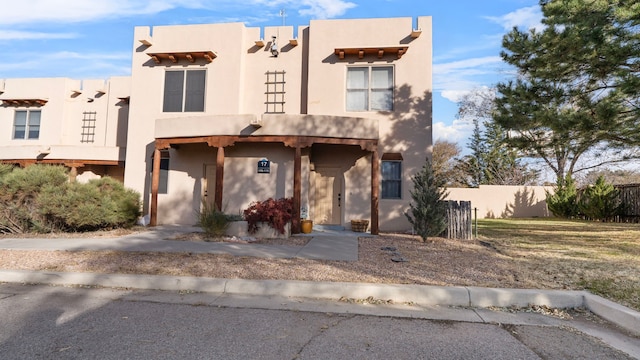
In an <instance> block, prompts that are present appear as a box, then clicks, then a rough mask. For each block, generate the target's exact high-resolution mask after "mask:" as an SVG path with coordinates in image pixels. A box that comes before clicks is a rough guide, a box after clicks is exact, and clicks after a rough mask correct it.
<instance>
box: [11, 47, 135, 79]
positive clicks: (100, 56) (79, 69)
mask: <svg viewBox="0 0 640 360" xmlns="http://www.w3.org/2000/svg"><path fill="white" fill-rule="evenodd" d="M11 55H12V56H11V59H27V60H8V61H7V59H5V61H3V62H0V74H3V73H4V74H9V73H15V72H20V71H29V74H30V75H29V77H56V76H60V77H73V78H78V79H87V78H97V79H104V78H108V77H111V76H118V75H129V74H130V73H131V54H129V53H124V52H122V53H120V52H105V53H97V52H88V53H79V52H70V51H59V52H53V53H31V52H25V53H17V54H16V53H12V54H11ZM52 69H56V70H52ZM1 77H3V76H2V75H0V78H1Z"/></svg>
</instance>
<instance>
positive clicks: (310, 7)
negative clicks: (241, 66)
mask: <svg viewBox="0 0 640 360" xmlns="http://www.w3.org/2000/svg"><path fill="white" fill-rule="evenodd" d="M256 6H265V7H269V8H278V9H280V8H285V9H286V8H291V9H297V11H298V13H299V14H300V15H303V16H310V17H313V18H331V17H336V16H340V15H343V14H344V13H345V12H346V11H347V10H349V9H351V8H354V7H356V6H357V5H356V4H355V3H352V2H349V1H345V0H302V1H300V0H249V1H245V2H238V1H233V0H91V1H87V0H29V1H17V2H14V3H12V5H11V6H10V11H2V12H0V25H18V24H39V23H77V22H91V21H96V20H100V19H104V18H114V17H122V16H133V15H152V14H157V13H160V12H163V11H167V10H171V9H176V8H188V9H205V10H211V11H220V10H222V9H223V8H224V9H230V8H233V9H236V10H247V9H254V10H255V9H256Z"/></svg>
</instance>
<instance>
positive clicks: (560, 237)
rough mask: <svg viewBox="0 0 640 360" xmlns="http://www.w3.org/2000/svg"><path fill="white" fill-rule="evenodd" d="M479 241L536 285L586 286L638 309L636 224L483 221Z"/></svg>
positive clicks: (639, 262)
mask: <svg viewBox="0 0 640 360" xmlns="http://www.w3.org/2000/svg"><path fill="white" fill-rule="evenodd" d="M479 233H480V234H481V240H482V241H486V242H487V243H489V244H491V245H492V246H493V247H495V248H496V249H497V251H499V252H500V253H501V254H504V255H505V256H508V257H510V258H512V259H513V261H514V262H515V267H517V268H518V271H519V273H520V274H521V276H522V280H523V281H526V282H538V285H537V287H542V288H567V289H587V290H589V291H591V292H593V293H596V294H599V295H603V296H605V297H608V298H610V299H612V300H614V301H617V302H619V303H622V304H624V305H627V306H630V307H634V308H636V309H640V225H638V224H611V223H597V222H586V221H565V220H556V219H546V220H542V219H526V220H521V219H511V220H482V221H480V222H479Z"/></svg>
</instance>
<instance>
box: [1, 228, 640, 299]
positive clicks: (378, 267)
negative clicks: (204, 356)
mask: <svg viewBox="0 0 640 360" xmlns="http://www.w3.org/2000/svg"><path fill="white" fill-rule="evenodd" d="M479 224H480V226H479V234H480V239H479V240H478V241H458V240H448V239H442V238H433V239H430V240H431V241H430V242H427V243H422V242H421V241H420V239H419V237H417V236H408V235H398V234H383V235H381V236H379V237H371V238H361V239H360V240H359V250H358V251H359V254H358V255H359V259H358V261H353V262H349V261H319V260H308V259H266V258H256V257H234V256H230V255H215V254H175V253H129V252H116V251H93V252H92V251H80V252H65V251H17V250H16V251H14V250H0V268H4V269H30V270H48V271H70V272H82V271H86V272H98V273H127V274H152V275H180V276H205V277H214V278H230V279H256V280H261V279H281V280H306V281H340V282H369V283H390V284H423V285H443V286H484V287H502V288H532V289H576V290H578V289H588V290H590V291H592V292H594V293H596V294H599V295H602V296H605V297H607V298H609V299H611V300H613V301H616V302H618V303H621V304H623V305H626V306H629V307H632V308H635V309H637V310H640V225H637V224H603V223H589V222H578V221H560V220H542V219H535V220H532V219H526V220H521V219H512V220H481V221H480V222H479ZM307 240H308V238H305V237H292V238H290V239H274V240H266V239H265V240H261V241H259V242H258V243H262V244H271V245H297V246H302V245H303V242H306V241H307ZM390 248H395V251H391V250H389V249H390ZM394 257H395V258H398V257H400V258H404V259H406V260H408V262H393V261H392V260H391V259H392V258H394Z"/></svg>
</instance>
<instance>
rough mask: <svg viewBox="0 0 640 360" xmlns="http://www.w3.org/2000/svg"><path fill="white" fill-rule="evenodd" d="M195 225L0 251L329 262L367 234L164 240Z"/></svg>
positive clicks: (29, 243)
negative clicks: (296, 241) (271, 240)
mask: <svg viewBox="0 0 640 360" xmlns="http://www.w3.org/2000/svg"><path fill="white" fill-rule="evenodd" d="M201 231H202V230H201V229H200V228H197V227H188V226H181V227H178V226H159V227H157V228H154V229H152V230H150V231H146V232H143V233H138V234H132V235H127V236H122V237H116V238H105V237H101V238H29V239H11V238H8V239H0V249H1V250H48V251H56V250H66V251H82V250H105V251H106V250H111V251H139V252H178V253H183V252H188V253H194V254H230V255H234V256H253V257H262V258H303V259H314V260H332V261H357V260H358V237H359V236H370V235H368V234H365V233H356V232H351V231H331V230H326V231H315V232H312V233H311V234H304V235H303V236H309V237H311V240H310V241H309V242H308V243H307V244H306V245H305V246H289V245H261V244H250V243H249V244H246V243H233V242H199V241H198V242H196V241H178V240H167V239H172V238H175V237H176V236H178V235H180V234H184V233H190V232H201Z"/></svg>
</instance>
